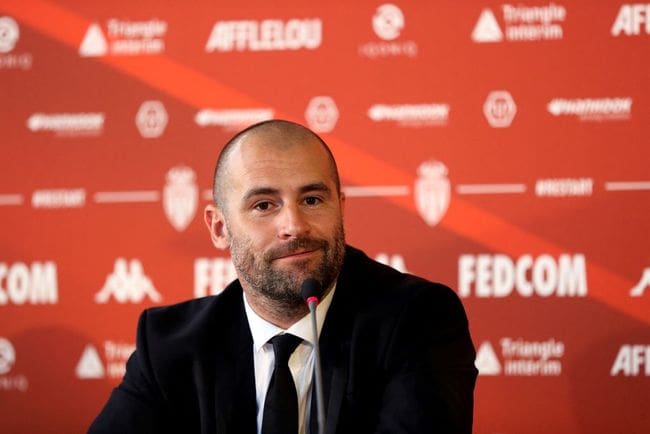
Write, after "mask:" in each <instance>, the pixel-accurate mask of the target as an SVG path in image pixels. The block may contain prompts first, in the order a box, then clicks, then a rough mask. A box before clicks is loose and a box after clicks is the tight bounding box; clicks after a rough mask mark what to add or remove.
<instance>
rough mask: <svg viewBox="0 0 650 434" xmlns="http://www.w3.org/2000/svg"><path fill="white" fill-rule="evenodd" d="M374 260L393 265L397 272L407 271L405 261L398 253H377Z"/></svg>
mask: <svg viewBox="0 0 650 434" xmlns="http://www.w3.org/2000/svg"><path fill="white" fill-rule="evenodd" d="M375 261H377V262H381V263H382V264H384V265H388V266H389V267H393V268H394V269H396V270H397V271H399V272H402V273H408V270H407V269H406V263H405V262H404V257H403V256H402V255H399V254H395V255H389V254H388V253H377V256H375Z"/></svg>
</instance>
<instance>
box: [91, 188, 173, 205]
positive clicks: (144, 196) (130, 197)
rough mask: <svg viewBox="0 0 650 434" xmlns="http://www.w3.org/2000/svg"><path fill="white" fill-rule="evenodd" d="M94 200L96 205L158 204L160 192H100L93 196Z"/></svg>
mask: <svg viewBox="0 0 650 434" xmlns="http://www.w3.org/2000/svg"><path fill="white" fill-rule="evenodd" d="M93 199H94V201H95V202H96V203H120V202H158V201H160V192H159V191H157V190H140V191H98V192H97V193H95V194H94V195H93Z"/></svg>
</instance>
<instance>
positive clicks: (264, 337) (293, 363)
mask: <svg viewBox="0 0 650 434" xmlns="http://www.w3.org/2000/svg"><path fill="white" fill-rule="evenodd" d="M335 289H336V284H335V285H334V287H333V288H332V290H331V291H330V292H329V293H328V294H327V295H326V296H325V298H324V299H323V300H322V301H321V302H320V304H319V305H318V307H317V308H316V315H317V327H318V336H319V337H320V331H321V329H322V328H323V322H324V321H325V315H327V311H328V310H329V307H330V304H331V303H332V297H333V296H334V290H335ZM244 307H245V309H246V318H247V319H248V326H249V327H250V330H251V335H253V361H254V366H255V392H256V401H257V434H261V432H262V417H263V415H264V400H265V398H266V390H267V389H268V387H269V383H270V382H271V375H272V374H273V362H274V361H275V354H274V353H273V345H272V344H271V343H270V342H269V340H270V339H271V338H272V337H274V336H276V335H279V334H282V333H291V334H292V335H295V336H298V337H299V338H302V339H303V341H302V342H301V343H300V344H299V345H298V347H297V348H296V350H295V351H294V352H293V354H292V355H291V357H290V358H289V370H290V371H291V375H292V376H293V381H294V383H295V384H296V392H297V393H298V433H300V434H305V433H306V432H307V426H306V425H307V424H308V421H309V414H310V410H311V383H312V376H313V369H314V338H313V337H312V330H311V318H310V316H309V314H307V315H305V316H304V317H302V318H301V319H300V320H299V321H298V322H296V323H295V324H293V325H292V326H291V327H289V328H288V329H287V330H284V329H282V328H280V327H278V326H276V325H273V324H271V323H270V322H268V321H266V320H265V319H263V318H262V317H260V316H259V315H258V314H256V313H255V311H254V310H253V309H252V308H251V307H250V305H249V304H248V301H247V300H246V294H244Z"/></svg>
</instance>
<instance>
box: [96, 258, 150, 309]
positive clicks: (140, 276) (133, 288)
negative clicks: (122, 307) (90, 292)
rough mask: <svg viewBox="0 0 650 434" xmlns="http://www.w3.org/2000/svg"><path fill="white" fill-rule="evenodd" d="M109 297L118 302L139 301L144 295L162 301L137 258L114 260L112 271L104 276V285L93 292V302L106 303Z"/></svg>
mask: <svg viewBox="0 0 650 434" xmlns="http://www.w3.org/2000/svg"><path fill="white" fill-rule="evenodd" d="M111 297H113V298H114V299H115V301H116V302H118V303H120V304H124V303H129V302H130V303H140V302H141V301H142V300H144V299H145V298H146V297H149V299H150V300H151V301H153V302H154V303H159V302H160V301H162V297H161V295H160V294H159V293H158V291H157V290H156V288H155V287H154V286H153V283H152V282H151V279H149V277H147V276H146V275H145V274H144V271H143V268H142V263H141V262H140V261H139V260H138V259H131V260H130V261H127V260H126V259H124V258H117V259H116V260H115V267H114V269H113V272H112V273H110V274H109V275H108V276H107V277H106V282H105V283H104V286H103V287H102V289H100V290H99V292H98V293H97V294H95V303H98V304H104V303H108V301H109V300H110V298H111Z"/></svg>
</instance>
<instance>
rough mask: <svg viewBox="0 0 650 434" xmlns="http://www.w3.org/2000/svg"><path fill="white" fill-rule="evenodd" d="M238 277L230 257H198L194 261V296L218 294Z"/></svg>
mask: <svg viewBox="0 0 650 434" xmlns="http://www.w3.org/2000/svg"><path fill="white" fill-rule="evenodd" d="M236 278H237V271H236V270H235V266H234V265H233V263H232V261H231V260H230V258H197V259H196V260H195V261H194V297H195V298H199V297H205V296H207V295H217V294H219V293H220V292H221V291H223V290H224V289H225V288H226V286H228V284H229V283H230V282H232V281H233V280H235V279H236Z"/></svg>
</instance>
